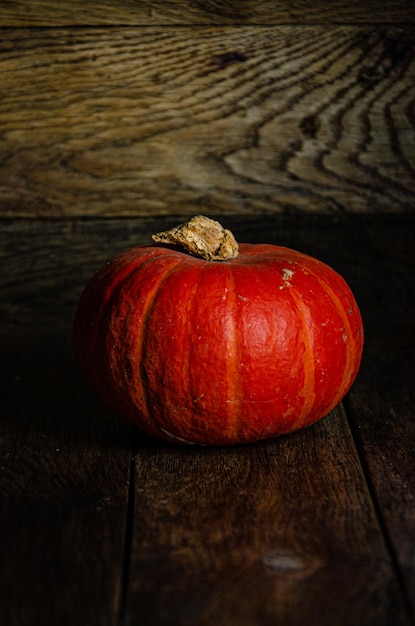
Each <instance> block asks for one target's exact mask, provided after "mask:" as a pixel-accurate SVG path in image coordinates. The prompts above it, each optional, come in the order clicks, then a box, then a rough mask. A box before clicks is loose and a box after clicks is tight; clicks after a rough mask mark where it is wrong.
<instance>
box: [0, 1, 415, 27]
mask: <svg viewBox="0 0 415 626" xmlns="http://www.w3.org/2000/svg"><path fill="white" fill-rule="evenodd" d="M409 21H412V22H413V21H415V9H414V5H413V2H412V1H411V0H402V1H401V2H399V1H398V0H386V1H382V2H380V3H379V2H377V1H376V0H366V1H365V2H361V1H360V0H349V1H348V2H346V1H345V0H332V1H331V2H330V4H329V5H328V4H327V2H322V0H315V1H314V2H301V1H298V0H295V1H294V2H289V1H287V0H286V1H284V2H273V1H272V0H262V1H261V2H257V1H256V0H245V1H244V2H240V1H239V2H238V1H237V0H229V1H227V2H226V3H224V2H222V1H221V0H211V1H209V2H206V1H204V2H203V1H197V2H195V1H193V0H192V1H190V0H169V1H168V2H163V1H162V0H142V1H141V0H140V1H139V2H137V1H136V0H123V2H117V3H114V2H111V1H110V0H101V2H96V1H95V0H94V1H93V2H88V3H86V2H83V1H82V0H69V1H67V2H61V3H59V4H56V3H55V2H53V0H32V1H31V2H26V1H24V0H9V1H8V2H3V3H2V6H1V8H0V24H1V25H2V26H68V25H87V26H89V25H100V24H101V25H102V24H107V25H114V24H126V25H127V24H129V25H142V26H149V25H153V26H157V25H160V24H163V25H174V24H188V25H195V24H201V23H202V24H219V25H223V24H235V23H238V24H272V23H274V24H280V23H283V24H287V23H299V22H300V23H301V22H303V23H307V24H310V23H311V24H316V23H317V24H318V23H345V22H349V23H350V22H352V23H359V22H360V23H361V22H369V23H372V24H373V23H382V22H402V23H408V22H409Z"/></svg>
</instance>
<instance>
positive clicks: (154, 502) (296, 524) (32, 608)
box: [0, 215, 415, 626]
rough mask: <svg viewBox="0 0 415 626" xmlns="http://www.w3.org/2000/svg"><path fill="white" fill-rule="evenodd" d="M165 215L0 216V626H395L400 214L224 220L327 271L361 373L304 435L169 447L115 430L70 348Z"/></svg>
mask: <svg viewBox="0 0 415 626" xmlns="http://www.w3.org/2000/svg"><path fill="white" fill-rule="evenodd" d="M177 221H178V220H177V219H173V218H171V219H170V218H168V219H167V218H161V217H160V218H157V219H156V218H148V219H144V218H141V219H140V220H135V219H134V218H125V219H118V220H117V219H112V220H104V219H103V220H99V219H95V220H93V221H92V220H88V219H77V218H72V219H61V220H59V221H54V220H48V219H45V220H42V221H36V222H33V221H24V220H18V219H16V220H13V219H8V220H3V222H2V224H1V231H0V232H1V241H0V255H1V300H0V321H1V330H0V332H1V354H2V359H1V420H0V502H1V506H0V536H1V544H0V554H1V556H0V564H1V568H0V624H4V625H7V626H37V625H38V624H39V625H42V626H75V625H76V626H84V625H85V626H110V625H111V626H121V625H131V626H138V625H140V626H144V625H147V626H158V625H171V626H179V625H182V626H207V625H209V626H210V625H211V624H215V625H216V626H236V625H238V626H268V625H269V626H271V625H272V626H275V625H276V624H281V625H282V626H297V625H300V624H301V625H303V624H307V625H308V626H326V625H327V626H340V625H341V626H372V625H373V626H375V625H376V626H387V625H388V626H389V625H390V626H400V625H402V626H403V625H405V626H407V625H409V624H412V623H413V621H414V614H415V468H414V448H415V403H414V400H415V385H414V380H415V219H414V216H410V215H406V216H405V215H372V216H370V215H367V216H357V215H354V216H350V215H349V216H346V215H338V216H333V217H332V216H329V215H324V216H317V215H314V216H313V215H308V216H307V215H303V216H299V215H297V216H273V217H271V216H269V217H266V216H262V217H254V216H237V215H235V216H232V217H229V218H227V219H223V220H222V222H223V223H224V225H226V226H228V227H231V228H232V229H233V231H234V232H235V234H236V235H237V237H238V239H239V240H240V241H243V240H245V241H253V242H256V241H269V242H273V243H280V244H282V245H288V246H291V247H295V248H297V249H300V250H302V251H304V252H307V253H310V254H313V255H315V256H317V257H319V258H320V259H322V260H324V261H326V262H328V263H330V264H331V265H332V266H333V267H334V268H335V269H337V270H338V271H339V272H340V273H342V274H343V276H344V277H345V278H346V279H347V280H348V282H349V284H350V286H351V287H352V289H353V290H354V292H355V295H356V298H357V300H358V302H359V305H360V307H361V310H362V314H363V319H364V324H365V330H366V346H365V354H364V359H363V364H362V368H361V371H360V374H359V376H358V379H357V381H356V383H355V384H354V386H353V388H352V390H351V392H350V393H349V395H348V396H347V398H346V399H345V401H344V402H343V403H342V404H341V405H340V406H338V407H337V408H336V409H335V410H334V411H333V412H332V413H331V414H330V415H329V416H327V417H326V418H324V419H323V420H322V421H320V422H319V423H317V424H316V425H314V426H312V427H310V428H308V429H306V430H304V431H301V432H298V433H295V434H292V435H288V436H284V437H281V438H279V439H275V440H270V441H265V442H262V443H257V444H254V445H248V446H242V447H230V448H194V447H192V448H182V447H178V446H174V445H169V444H167V443H165V442H162V441H158V440H155V439H152V438H150V437H148V436H144V435H142V434H141V433H140V432H138V431H136V430H134V429H131V428H130V427H129V426H126V425H125V424H123V423H122V422H121V421H120V420H119V419H118V417H117V416H116V415H113V414H112V413H111V412H110V411H109V410H108V409H106V408H105V407H104V406H102V404H101V403H100V402H99V400H97V399H96V398H95V396H94V395H93V394H92V393H91V392H90V391H89V389H88V388H87V387H86V385H85V383H84V382H83V380H82V378H81V376H80V374H79V372H78V369H77V367H76V365H75V363H74V359H73V357H72V351H71V323H72V318H73V313H74V308H75V306H76V302H77V300H78V298H79V296H80V293H81V290H82V288H83V286H84V284H85V283H86V281H87V280H88V279H89V277H90V275H91V274H92V272H93V271H94V270H95V269H97V268H98V267H99V266H100V265H101V263H103V262H104V261H105V260H107V258H108V256H111V255H112V254H113V253H115V252H117V251H118V250H121V249H124V248H126V247H129V246H132V245H135V244H139V243H144V242H146V241H148V239H149V235H150V233H151V232H155V231H156V230H161V229H163V228H165V227H168V226H170V225H173V224H175V223H177Z"/></svg>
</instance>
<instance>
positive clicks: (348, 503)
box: [126, 410, 409, 626]
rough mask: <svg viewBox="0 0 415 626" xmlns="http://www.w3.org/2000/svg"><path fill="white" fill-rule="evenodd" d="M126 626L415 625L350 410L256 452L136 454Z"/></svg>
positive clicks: (156, 449)
mask: <svg viewBox="0 0 415 626" xmlns="http://www.w3.org/2000/svg"><path fill="white" fill-rule="evenodd" d="M136 467H137V474H136V482H135V493H136V502H135V515H134V520H135V523H134V532H133V542H132V550H133V551H132V562H131V574H130V591H129V594H128V597H127V605H126V616H127V619H126V623H127V624H134V623H137V621H138V622H139V623H140V624H143V625H149V626H150V625H152V624H154V619H155V616H157V620H156V621H157V623H158V624H166V625H167V624H169V625H170V624H171V625H172V626H173V625H175V624H189V625H190V624H192V625H194V626H202V625H203V626H207V625H208V624H212V623H216V624H218V626H233V624H240V625H241V626H254V625H256V624H261V625H264V626H268V625H270V626H271V625H274V624H277V623H278V624H279V623H281V624H286V625H287V626H294V625H295V626H297V625H300V624H304V623H306V624H310V625H311V626H317V625H318V626H329V625H330V626H331V625H333V624H336V625H338V626H340V625H345V626H349V625H350V624H353V623H359V621H360V620H361V619H362V616H363V615H364V620H365V621H364V623H365V625H367V626H370V625H372V624H373V625H375V624H376V625H379V624H382V625H386V624H390V626H392V625H394V624H399V623H404V624H405V623H409V621H408V622H407V618H406V613H405V607H404V604H403V602H402V597H401V595H400V593H399V589H398V587H397V584H396V579H395V576H394V571H393V564H392V563H391V561H390V558H389V556H388V553H387V550H386V548H385V545H384V542H383V537H382V535H381V533H380V531H379V527H378V523H377V519H376V515H375V513H374V511H373V508H372V504H371V500H370V497H369V494H368V492H367V490H366V483H365V481H364V479H363V476H362V474H361V470H360V465H359V462H358V458H357V455H356V451H355V448H354V445H353V441H352V439H351V436H350V432H349V430H348V427H347V422H346V420H345V417H344V414H343V413H342V412H341V410H337V411H334V412H333V413H332V414H331V415H330V416H329V417H328V418H326V419H325V420H324V421H323V422H320V423H319V424H318V425H316V426H315V427H311V428H309V429H307V430H305V431H303V432H301V433H297V434H295V435H290V436H287V437H283V438H280V439H277V440H274V441H271V442H266V443H260V444H256V445H253V446H249V447H248V448H230V449H219V450H210V449H207V450H204V449H186V450H180V449H177V448H170V447H167V446H161V447H160V446H154V445H147V446H146V445H143V444H141V443H139V444H138V450H137V454H136Z"/></svg>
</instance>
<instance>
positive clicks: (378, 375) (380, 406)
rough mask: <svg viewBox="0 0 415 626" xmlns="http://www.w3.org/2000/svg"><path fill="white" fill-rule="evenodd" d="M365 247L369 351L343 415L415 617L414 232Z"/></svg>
mask: <svg viewBox="0 0 415 626" xmlns="http://www.w3.org/2000/svg"><path fill="white" fill-rule="evenodd" d="M365 239H366V246H367V248H368V251H370V249H372V251H374V247H375V246H376V248H377V250H381V249H382V250H384V254H379V253H378V254H377V255H376V256H374V254H373V253H372V254H371V253H370V252H369V254H368V257H367V260H366V262H365V263H364V264H361V269H360V276H359V279H358V282H359V283H360V290H359V291H360V293H361V299H364V300H363V301H364V302H365V305H364V306H365V310H366V313H365V317H366V326H367V332H366V349H365V357H364V360H363V366H362V370H361V373H360V376H359V378H358V380H357V382H356V384H355V385H354V386H353V389H352V391H351V393H350V396H349V400H348V411H349V414H350V419H351V423H352V425H353V432H354V435H355V438H356V440H357V442H358V446H359V449H360V450H361V455H362V462H363V464H364V466H365V468H366V473H367V476H368V480H369V483H370V486H371V490H372V494H373V497H374V500H375V502H376V506H377V509H378V511H379V513H380V516H381V519H382V521H383V525H384V528H385V530H386V534H387V537H388V541H389V542H390V545H391V546H392V547H393V550H394V553H395V557H396V560H397V562H398V563H399V567H400V571H401V576H402V580H403V581H404V584H405V587H406V591H407V595H408V598H409V602H410V603H411V606H412V612H413V614H414V615H415V577H414V576H413V575H412V574H409V572H413V571H414V569H415V549H414V542H413V537H414V528H415V468H414V460H413V457H414V449H415V420H414V412H415V409H414V407H415V387H414V373H415V326H414V316H415V300H414V285H415V227H414V226H412V227H410V226H409V227H408V228H407V231H406V232H403V231H401V232H400V231H399V230H396V231H395V232H394V235H393V240H394V245H393V246H392V245H389V246H385V239H386V237H385V233H384V234H383V235H381V233H380V232H378V236H377V238H376V241H373V243H372V244H370V243H369V239H370V236H369V237H368V236H366V237H365ZM375 259H376V260H375ZM370 302H371V303H372V304H371V305H370V306H369V303H370Z"/></svg>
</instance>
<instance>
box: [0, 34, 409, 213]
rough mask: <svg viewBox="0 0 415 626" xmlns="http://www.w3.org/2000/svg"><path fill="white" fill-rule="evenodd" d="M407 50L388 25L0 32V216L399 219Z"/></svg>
mask: <svg viewBox="0 0 415 626" xmlns="http://www.w3.org/2000/svg"><path fill="white" fill-rule="evenodd" d="M414 51H415V36H414V32H413V30H411V29H409V28H408V29H407V28H398V27H390V28H384V27H351V26H331V27H325V26H324V27H322V26H308V27H295V26H280V27H265V26H264V27H238V28H235V27H221V28H213V27H212V28H209V27H198V28H194V29H192V30H189V29H187V28H174V29H166V28H164V29H160V28H155V27H146V28H135V29H131V28H122V29H117V28H111V29H105V28H104V29H82V28H81V29H57V30H51V31H50V30H42V29H40V30H5V31H4V32H3V33H2V39H1V42H0V53H1V54H0V75H1V88H2V98H1V101H0V136H1V138H2V141H1V147H0V160H1V169H0V214H1V215H3V216H8V217H12V216H14V217H18V216H19V217H29V216H32V217H33V216H42V217H62V216H137V215H140V216H149V215H169V214H187V215H190V214H194V213H195V212H200V211H201V210H202V209H203V211H202V212H205V213H211V214H217V215H218V214H228V215H229V214H236V213H239V214H240V213H245V214H249V213H251V214H255V213H290V212H295V213H298V212H302V213H304V212H322V213H341V212H351V213H367V212H369V213H375V212H392V213H405V212H411V211H413V208H414V204H415V177H414V163H415V147H414V146H415V144H414V142H413V141H412V138H413V129H414V111H413V103H414V94H415V87H414V85H415V54H414ZM195 209H197V211H196V210H195Z"/></svg>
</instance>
